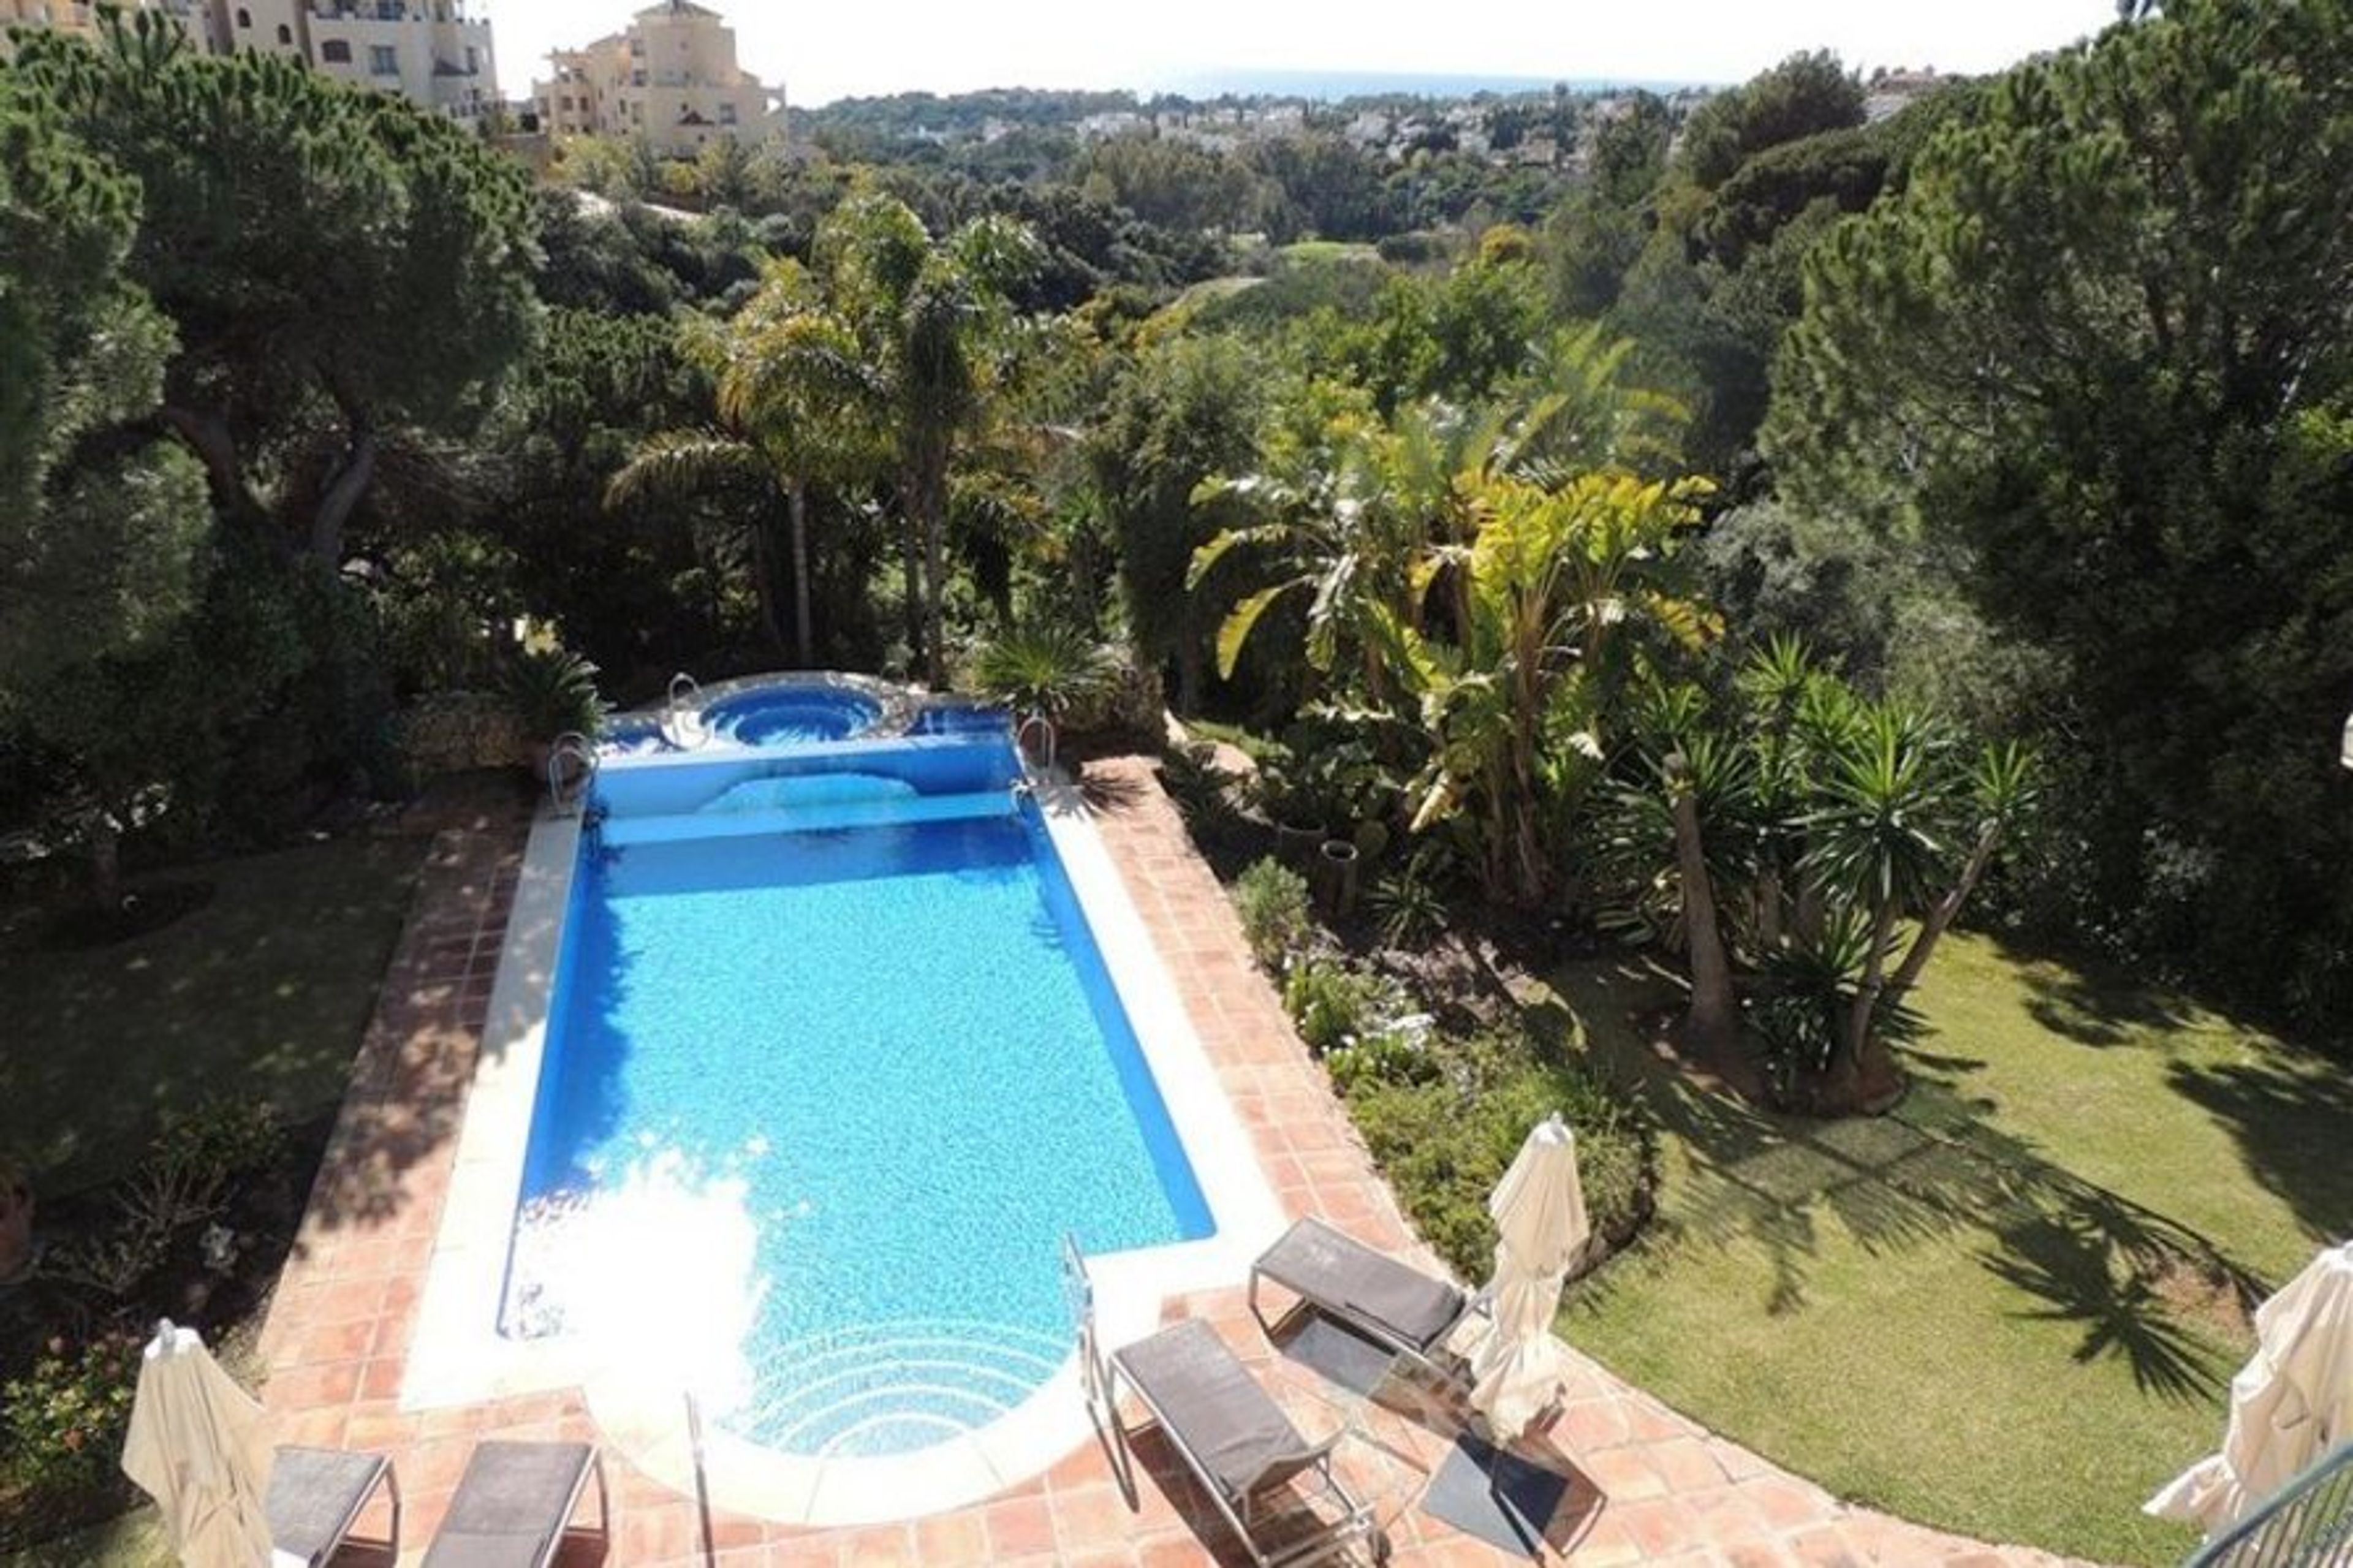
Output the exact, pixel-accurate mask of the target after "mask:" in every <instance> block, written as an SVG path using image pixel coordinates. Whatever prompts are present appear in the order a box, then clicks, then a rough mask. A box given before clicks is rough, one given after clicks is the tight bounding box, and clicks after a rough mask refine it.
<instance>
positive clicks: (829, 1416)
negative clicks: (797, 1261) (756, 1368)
mask: <svg viewBox="0 0 2353 1568" xmlns="http://www.w3.org/2000/svg"><path fill="white" fill-rule="evenodd" d="M1070 1352H1071V1347H1070V1342H1068V1341H1067V1340H1066V1339H1064V1338H1061V1337H1060V1336H1057V1335H1052V1334H1044V1333H1039V1332H1038V1331H1035V1330H1031V1329H1023V1328H1019V1327H1016V1326H1012V1325H1008V1324H1000V1323H985V1322H975V1321H960V1320H931V1319H918V1320H907V1321H894V1322H883V1323H877V1324H872V1325H871V1326H868V1327H864V1328H861V1329H859V1330H855V1331H848V1332H845V1333H836V1334H828V1335H826V1336H824V1337H823V1338H821V1339H818V1340H812V1341H807V1342H802V1343H799V1344H796V1345H791V1346H788V1347H786V1350H785V1351H784V1352H782V1353H780V1354H778V1355H776V1356H775V1357H773V1358H771V1359H770V1360H769V1362H768V1363H767V1364H766V1365H765V1366H764V1367H763V1368H762V1369H761V1374H760V1388H759V1392H758V1394H757V1396H756V1401H755V1405H754V1409H752V1410H750V1411H747V1412H744V1413H742V1414H741V1415H738V1416H736V1417H735V1418H733V1419H731V1420H728V1421H727V1422H726V1423H725V1424H726V1425H727V1426H731V1427H733V1429H735V1430H737V1431H739V1432H742V1433H744V1434H745V1435H748V1436H755V1437H756V1439H757V1440H758V1441H760V1442H762V1443H764V1444H765V1445H766V1446H768V1447H772V1448H775V1449H776V1450H777V1451H779V1452H783V1453H787V1454H800V1455H805V1456H807V1457H809V1458H855V1457H861V1456H867V1455H873V1454H887V1453H892V1452H898V1451H902V1450H904V1449H906V1448H908V1447H921V1446H927V1445H930V1444H933V1443H939V1442H943V1441H945V1440H947V1439H949V1438H952V1437H955V1436H961V1435H963V1434H965V1433H969V1432H976V1431H978V1430H980V1429H981V1428H982V1427H985V1426H987V1425H988V1424H989V1423H991V1422H993V1421H995V1420H997V1418H998V1417H1000V1416H1002V1415H1005V1414H1006V1412H1008V1411H1009V1410H1011V1409H1013V1408H1015V1407H1016V1406H1017V1405H1020V1404H1021V1402H1022V1401H1023V1400H1025V1399H1027V1398H1029V1396H1030V1395H1031V1394H1035V1393H1036V1392H1037V1390H1038V1387H1039V1384H1043V1383H1044V1382H1045V1381H1046V1379H1047V1378H1048V1377H1050V1376H1051V1375H1052V1374H1053V1373H1054V1371H1055V1370H1056V1369H1057V1368H1058V1367H1060V1364H1061V1363H1062V1362H1063V1361H1064V1360H1065V1359H1066V1358H1067V1357H1068V1356H1069V1354H1070ZM911 1440H912V1441H911Z"/></svg>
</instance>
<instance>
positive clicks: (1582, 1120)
mask: <svg viewBox="0 0 2353 1568" xmlns="http://www.w3.org/2000/svg"><path fill="white" fill-rule="evenodd" d="M1431 1049H1432V1055H1433V1057H1434V1058H1435V1061H1436V1064H1437V1068H1438V1071H1437V1073H1436V1075H1435V1076H1432V1077H1430V1078H1428V1079H1422V1080H1419V1081H1415V1080H1412V1079H1402V1080H1400V1079H1389V1078H1386V1077H1381V1076H1377V1075H1372V1074H1366V1075H1363V1076H1361V1077H1358V1078H1356V1079H1353V1080H1352V1081H1351V1082H1349V1083H1348V1084H1346V1085H1345V1086H1344V1088H1345V1092H1346V1094H1347V1100H1348V1109H1349V1111H1350V1113H1351V1114H1352V1115H1353V1116H1354V1118H1355V1120H1356V1127H1357V1129H1358V1131H1361V1132H1362V1133H1363V1134H1364V1137H1365V1142H1366V1147H1368V1148H1369V1149H1371V1151H1372V1152H1373V1157H1374V1158H1375V1159H1376V1160H1377V1161H1378V1162H1379V1163H1380V1166H1381V1170H1382V1172H1383V1173H1385V1174H1386V1175H1387V1176H1388V1180H1389V1184H1390V1185H1391V1186H1392V1187H1394V1188H1395V1189H1396V1191H1397V1194H1398V1202H1399V1203H1401V1204H1402V1205H1404V1206H1405V1211H1406V1215H1407V1216H1408V1217H1409V1219H1411V1220H1412V1222H1413V1225H1414V1228H1415V1229H1416V1230H1418V1231H1419V1232H1420V1233H1421V1235H1422V1237H1424V1238H1425V1239H1426V1240H1428V1241H1429V1243H1430V1245H1431V1246H1432V1247H1436V1248H1437V1249H1438V1251H1439V1254H1440V1257H1442V1258H1445V1259H1446V1261H1447V1262H1448V1263H1449V1264H1451V1266H1452V1267H1453V1268H1455V1269H1456V1270H1457V1271H1458V1272H1459V1273H1461V1275H1462V1276H1463V1277H1464V1278H1466V1279H1485V1278H1487V1276H1488V1273H1489V1272H1490V1271H1491V1269H1492V1268H1493V1258H1494V1248H1495V1227H1494V1225H1493V1221H1491V1220H1490V1219H1489V1218H1488V1216H1487V1197H1488V1194H1491V1193H1493V1191H1494V1188H1495V1184H1496V1183H1497V1182H1499V1181H1501V1180H1502V1179H1503V1175H1504V1171H1505V1170H1506V1169H1508V1168H1509V1167H1510V1165H1511V1163H1512V1158H1513V1156H1514V1155H1515V1154H1517V1153H1518V1152H1519V1149H1520V1145H1521V1143H1522V1142H1524V1141H1525V1139H1526V1137H1527V1135H1528V1131H1529V1129H1530V1128H1532V1127H1534V1126H1535V1124H1536V1123H1537V1122H1539V1121H1543V1120H1544V1119H1545V1118H1546V1117H1547V1116H1550V1115H1551V1114H1552V1113H1553V1112H1555V1111H1558V1112H1560V1113H1561V1115H1562V1116H1563V1117H1564V1118H1566V1119H1567V1122H1568V1124H1569V1126H1570V1127H1571V1128H1572V1129H1573V1130H1574V1131H1576V1133H1577V1173H1578V1175H1579V1176H1580V1178H1581V1179H1582V1181H1583V1183H1584V1188H1585V1206H1586V1212H1587V1214H1588V1215H1589V1216H1590V1217H1591V1219H1592V1221H1593V1230H1594V1234H1595V1235H1596V1236H1597V1237H1605V1238H1608V1239H1609V1241H1611V1242H1620V1241H1623V1240H1624V1239H1625V1238H1626V1237H1628V1236H1630V1235H1631V1234H1632V1232H1633V1230H1634V1228H1635V1227H1636V1226H1639V1225H1640V1224H1641V1221H1642V1219H1643V1218H1644V1216H1645V1215H1647V1214H1648V1213H1649V1208H1650V1203H1651V1181H1652V1163H1653V1159H1654V1153H1653V1135H1652V1131H1651V1125H1650V1121H1649V1119H1648V1117H1647V1116H1646V1114H1645V1113H1644V1112H1643V1111H1642V1110H1641V1107H1640V1105H1639V1104H1638V1102H1636V1101H1634V1100H1632V1099H1630V1097H1628V1096H1626V1095H1625V1094H1623V1093H1621V1092H1620V1091H1619V1090H1618V1089H1614V1088H1613V1087H1611V1086H1610V1085H1609V1084H1608V1083H1605V1082H1603V1081H1602V1080H1601V1079H1598V1078H1596V1077H1594V1076H1593V1075H1592V1074H1590V1073H1589V1072H1588V1071H1586V1070H1584V1069H1582V1068H1577V1067H1574V1066H1565V1065H1557V1064H1551V1063H1546V1062H1544V1061H1541V1060H1539V1059H1538V1058H1537V1056H1536V1054H1535V1051H1534V1050H1533V1049H1532V1048H1531V1047H1530V1045H1529V1044H1528V1042H1527V1041H1525V1040H1524V1039H1522V1038H1520V1037H1516V1036H1512V1035H1488V1036H1480V1037H1473V1038H1472V1039H1469V1040H1453V1041H1446V1042H1442V1043H1440V1044H1437V1045H1435V1046H1433V1047H1431Z"/></svg>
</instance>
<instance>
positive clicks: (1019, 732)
mask: <svg viewBox="0 0 2353 1568" xmlns="http://www.w3.org/2000/svg"><path fill="white" fill-rule="evenodd" d="M1033 728H1034V729H1039V730H1043V731H1045V732H1046V751H1045V755H1044V761H1043V765H1044V766H1046V767H1052V766H1053V765H1054V754H1055V752H1056V751H1057V749H1058V748H1059V747H1060V736H1059V735H1057V734H1056V733H1055V731H1054V721H1052V720H1051V719H1049V718H1047V717H1046V715H1045V714H1043V713H1042V712H1039V711H1038V710H1035V709H1032V710H1030V711H1029V712H1028V713H1027V714H1024V715H1023V716H1022V720H1021V722H1020V724H1019V726H1018V728H1016V729H1015V730H1014V731H1013V744H1014V746H1015V748H1016V749H1022V748H1026V747H1027V746H1028V745H1029V731H1031V730H1032V729H1033Z"/></svg>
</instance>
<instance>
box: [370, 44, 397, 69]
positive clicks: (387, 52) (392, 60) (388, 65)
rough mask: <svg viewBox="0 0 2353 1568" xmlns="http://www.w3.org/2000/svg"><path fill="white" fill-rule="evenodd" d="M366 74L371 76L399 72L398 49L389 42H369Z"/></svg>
mask: <svg viewBox="0 0 2353 1568" xmlns="http://www.w3.org/2000/svg"><path fill="white" fill-rule="evenodd" d="M368 74H369V75H371V76H398V75H399V74H400V51H399V50H398V49H396V48H395V47H393V46H392V45H390V44H370V45H369V46H368Z"/></svg>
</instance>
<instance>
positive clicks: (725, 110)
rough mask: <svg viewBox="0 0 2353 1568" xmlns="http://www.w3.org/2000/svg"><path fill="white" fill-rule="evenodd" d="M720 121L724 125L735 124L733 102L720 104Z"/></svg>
mask: <svg viewBox="0 0 2353 1568" xmlns="http://www.w3.org/2000/svg"><path fill="white" fill-rule="evenodd" d="M719 123H720V124H722V125H733V124H734V123H735V106H734V105H733V104H732V103H723V104H721V105H720V106H719Z"/></svg>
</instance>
